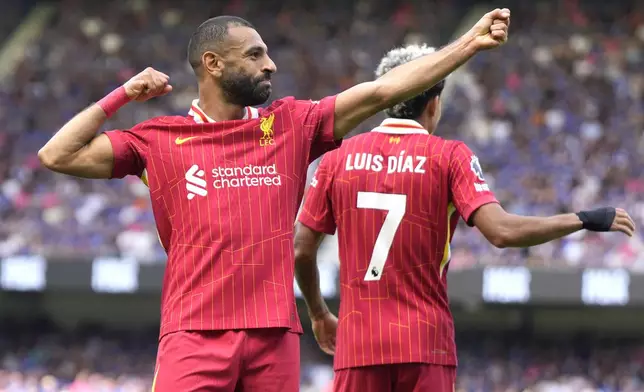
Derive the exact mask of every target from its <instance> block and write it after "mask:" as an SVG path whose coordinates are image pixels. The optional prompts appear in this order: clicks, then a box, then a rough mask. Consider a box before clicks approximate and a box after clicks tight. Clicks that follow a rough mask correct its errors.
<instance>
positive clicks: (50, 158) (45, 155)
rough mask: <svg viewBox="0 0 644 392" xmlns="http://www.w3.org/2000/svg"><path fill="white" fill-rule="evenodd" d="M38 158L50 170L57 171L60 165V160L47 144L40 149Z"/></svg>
mask: <svg viewBox="0 0 644 392" xmlns="http://www.w3.org/2000/svg"><path fill="white" fill-rule="evenodd" d="M38 159H39V160H40V163H41V164H42V165H43V166H44V167H46V168H47V169H49V170H54V171H55V170H56V168H57V167H58V166H59V160H58V159H57V157H56V156H55V154H53V153H52V152H51V151H50V150H49V149H48V148H47V146H45V147H43V148H41V149H40V150H39V151H38Z"/></svg>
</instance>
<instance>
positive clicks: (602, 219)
mask: <svg viewBox="0 0 644 392" xmlns="http://www.w3.org/2000/svg"><path fill="white" fill-rule="evenodd" d="M615 213H616V211H615V209H614V208H613V207H604V208H597V209H594V210H590V211H580V212H578V213H577V216H578V217H579V220H580V221H581V223H582V227H583V228H584V229H586V230H590V231H610V227H611V226H612V225H613V221H614V220H615Z"/></svg>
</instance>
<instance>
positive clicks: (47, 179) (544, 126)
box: [0, 0, 644, 392]
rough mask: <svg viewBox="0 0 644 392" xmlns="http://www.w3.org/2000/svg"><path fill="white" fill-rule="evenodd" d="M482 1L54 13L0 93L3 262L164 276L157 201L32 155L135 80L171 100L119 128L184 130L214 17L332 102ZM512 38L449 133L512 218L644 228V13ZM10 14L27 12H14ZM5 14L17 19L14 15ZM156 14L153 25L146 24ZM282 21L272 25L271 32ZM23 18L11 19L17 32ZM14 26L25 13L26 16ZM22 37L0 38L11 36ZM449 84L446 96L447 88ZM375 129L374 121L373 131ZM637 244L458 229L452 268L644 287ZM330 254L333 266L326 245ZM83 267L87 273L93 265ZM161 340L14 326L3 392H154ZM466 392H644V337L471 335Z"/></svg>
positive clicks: (557, 11) (526, 13) (317, 366)
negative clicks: (164, 119) (548, 271)
mask: <svg viewBox="0 0 644 392" xmlns="http://www.w3.org/2000/svg"><path fill="white" fill-rule="evenodd" d="M474 3H475V2H474V1H465V0H462V1H458V2H453V1H447V0H440V1H433V2H430V1H427V2H413V1H396V2H385V1H364V0H363V1H356V2H352V3H350V6H348V5H347V4H348V3H347V2H344V1H339V0H335V1H323V0H317V1H311V2H307V3H304V2H298V1H295V0H290V1H283V2H279V1H275V0H262V1H259V0H232V1H228V2H212V1H205V0H194V1H191V2H185V4H181V6H177V5H176V4H177V3H175V2H171V1H167V0H164V1H161V0H156V1H147V0H136V1H125V0H123V1H120V0H119V1H113V2H111V4H112V5H111V6H110V7H103V6H102V4H100V3H97V2H91V1H83V0H64V1H58V2H55V4H56V13H55V16H54V18H53V19H52V21H51V23H50V24H49V25H48V26H47V28H46V29H45V31H44V33H43V34H42V36H41V37H40V38H39V39H38V40H37V41H36V42H35V43H34V44H33V45H30V46H29V47H27V48H26V49H25V50H26V51H25V58H24V60H23V62H22V63H21V64H20V65H19V67H18V68H17V69H16V70H15V72H14V73H12V74H11V76H10V78H9V79H7V80H5V81H3V83H2V84H0V222H1V224H0V259H2V258H6V257H10V256H18V255H34V254H36V255H42V256H43V257H45V258H47V259H52V260H65V261H70V262H71V261H75V260H92V259H93V258H94V257H96V256H131V257H134V258H136V259H137V260H139V261H141V262H144V263H160V262H163V260H164V252H163V250H162V249H161V247H160V246H159V244H158V241H157V235H156V231H155V228H154V220H153V216H152V213H151V211H150V209H149V202H148V192H147V188H146V187H145V186H144V185H143V184H142V183H141V182H140V181H139V180H138V179H136V178H129V179H126V180H123V181H84V180H78V179H74V178H71V177H65V176H60V175H55V174H53V173H51V172H50V171H47V170H45V169H43V168H42V167H40V164H39V162H38V159H37V156H36V152H37V150H38V149H39V148H40V146H42V145H43V144H44V143H45V142H46V141H47V140H48V139H49V137H50V136H51V134H52V132H54V131H55V130H56V129H57V128H58V127H59V126H60V125H62V124H63V123H64V122H65V121H66V120H67V119H69V118H70V116H72V115H73V114H74V113H75V112H77V111H78V110H80V109H82V108H83V107H85V106H86V105H87V104H88V103H89V102H93V101H96V100H98V99H99V98H101V97H102V96H103V95H104V94H105V93H107V92H109V91H110V90H112V89H113V88H115V87H116V86H117V85H119V84H121V83H123V82H124V81H126V80H127V79H128V78H129V77H131V76H132V75H134V73H135V72H137V71H138V70H140V69H143V68H145V67H146V66H154V67H156V68H158V69H160V70H162V71H164V72H166V73H168V74H169V75H170V76H171V79H172V81H173V85H174V87H175V91H174V92H173V93H172V95H171V96H169V97H167V98H164V99H158V100H154V101H152V102H150V103H147V104H145V105H137V106H130V107H126V108H125V109H123V110H122V111H121V112H119V113H118V115H117V116H115V117H114V118H113V119H112V120H111V121H110V122H109V124H108V127H109V128H127V127H129V126H131V125H132V124H134V123H135V122H138V121H141V120H143V119H146V118H149V117H152V116H156V115H159V114H162V113H163V114H182V113H185V112H186V111H187V108H188V106H189V104H190V102H191V100H192V99H193V98H194V96H195V94H196V87H195V86H194V83H193V75H192V74H191V72H192V71H191V70H190V68H189V67H188V65H187V64H186V62H185V50H186V43H187V41H188V38H189V34H190V33H191V32H192V30H193V29H194V27H195V26H196V25H198V24H199V23H200V22H201V21H202V20H203V19H204V18H205V17H207V16H209V15H217V14H224V13H226V14H239V15H243V16H245V17H247V18H248V19H249V20H251V21H252V22H253V23H255V24H256V26H257V27H258V29H259V31H260V32H261V33H262V35H263V37H264V39H265V40H266V42H267V44H268V46H269V48H270V53H271V56H272V57H273V59H274V60H275V62H276V63H277V65H278V74H277V75H276V77H275V82H274V91H275V93H276V97H281V96H286V95H295V96H297V97H311V98H319V97H322V96H324V95H327V94H333V93H335V92H338V91H339V90H341V89H342V88H345V87H347V86H350V85H353V84H355V83H357V82H360V81H363V80H368V79H370V78H372V75H373V69H374V67H375V63H376V61H377V60H378V59H379V57H380V56H381V54H382V53H384V52H385V51H386V50H387V49H389V48H391V47H392V46H395V45H400V44H402V43H405V42H414V41H425V42H428V43H430V44H433V45H437V46H439V45H441V44H442V43H445V42H447V40H448V39H449V37H450V36H451V34H452V33H453V29H454V27H455V26H456V25H457V24H458V22H459V20H460V19H461V18H462V17H463V16H464V15H462V13H463V12H465V11H464V10H466V9H468V7H469V6H472V4H474ZM508 3H509V6H510V7H511V8H512V12H513V16H512V18H513V24H512V36H511V39H510V41H509V42H508V44H507V45H506V46H505V47H504V48H502V49H501V50H499V51H497V52H494V53H488V54H484V55H481V56H479V57H477V58H475V59H474V60H473V61H472V62H471V63H469V64H468V66H467V67H466V68H465V70H464V72H463V73H461V74H460V75H459V80H458V83H456V81H454V82H455V84H456V85H457V86H456V87H455V88H454V90H453V93H452V95H451V96H450V102H448V103H446V107H445V113H444V115H443V120H442V121H443V122H442V125H441V126H440V129H439V134H440V135H441V136H445V137H447V138H458V139H461V140H464V141H466V142H467V143H468V144H469V145H470V146H472V147H473V149H474V150H475V151H476V152H477V154H478V155H479V156H480V157H481V161H482V164H483V166H484V170H485V175H486V179H487V181H488V182H489V183H490V184H491V186H492V187H493V189H494V190H495V192H496V193H497V196H498V197H499V199H500V200H501V201H502V202H503V203H504V205H505V206H506V208H507V209H508V210H510V211H513V212H518V213H535V214H549V213H554V212H557V211H570V210H577V209H581V208H587V207H592V206H597V205H601V204H617V205H620V206H625V207H628V209H629V211H630V212H631V215H632V216H633V218H634V219H635V220H636V223H637V224H638V225H639V227H642V226H644V173H643V170H644V136H643V132H644V73H643V72H642V70H644V3H643V2H637V1H620V2H600V1H576V0H565V1H558V2H547V1H530V2H528V1H509V2H508ZM12 7H13V6H12ZM12 7H9V9H11V10H12V11H13V10H14V8H12ZM151 10H154V12H151ZM267 10H273V11H272V12H270V16H269V13H268V11H267ZM23 11H25V12H26V7H25V9H24V10H19V9H18V7H16V9H15V13H9V12H7V13H5V11H4V8H3V13H2V14H3V15H2V17H3V18H5V19H7V20H10V21H12V20H13V21H15V20H16V19H19V18H20V17H21V16H22V15H23ZM11 15H13V16H11ZM2 26H11V27H14V26H12V25H11V24H6V25H5V24H2V23H0V34H5V33H6V32H8V31H10V28H6V29H5V28H4V27H2ZM450 83H451V81H450ZM378 121H379V119H374V120H373V121H371V122H369V123H367V124H364V125H363V126H361V127H360V128H359V129H357V130H356V133H359V132H363V131H365V130H367V129H369V127H370V126H372V125H373V124H375V123H377V122H378ZM642 240H643V237H642V236H641V234H637V235H636V236H635V237H634V238H632V239H630V240H629V239H624V238H622V237H617V236H607V235H600V234H593V233H586V232H580V233H579V234H578V235H575V236H572V237H570V238H567V239H565V240H562V241H559V242H555V243H552V244H548V245H543V246H540V247H535V248H532V249H524V250H498V249H494V248H492V247H491V246H490V245H488V244H487V243H486V242H485V241H484V239H483V237H482V236H481V235H480V234H479V233H478V232H477V231H476V230H475V229H468V228H465V227H464V226H460V227H459V228H458V230H457V233H456V235H455V237H454V241H453V248H452V249H453V250H452V261H451V269H452V270H455V269H461V270H466V269H469V268H472V267H476V266H480V265H484V266H487V265H495V266H504V265H510V266H530V267H534V266H538V267H548V268H578V267H622V268H626V269H629V270H631V271H633V272H642V271H644V243H643V241H642ZM331 249H333V248H332V247H331ZM79 263H80V262H79ZM156 335H157V333H156V330H152V331H146V332H136V333H133V332H123V331H121V332H114V331H105V330H103V329H101V328H86V329H83V330H76V331H74V332H73V333H71V332H69V331H67V332H65V331H60V330H58V329H57V328H55V327H52V326H50V325H48V324H47V323H44V324H43V323H39V324H30V325H28V326H25V325H20V324H15V325H11V324H10V323H8V322H6V321H5V320H3V321H1V322H0V391H6V392H27V391H29V392H31V391H38V392H40V391H43V392H44V391H47V392H49V391H51V392H54V391H69V392H84V391H98V392H117V391H118V392H135V391H144V390H149V388H150V384H151V377H152V371H153V367H154V356H155V350H156V340H155V337H156ZM458 343H459V344H460V345H459V353H460V355H459V357H460V361H461V366H460V368H459V382H458V385H457V391H462V392H478V391H482V392H488V391H489V392H496V391H528V390H529V391H535V392H541V391H543V392H550V391H561V392H563V391H566V392H567V391H604V392H609V391H610V392H613V391H615V392H616V391H624V392H636V391H644V369H643V366H644V355H643V354H644V351H643V350H642V348H641V344H642V337H641V336H640V337H639V338H638V340H636V341H635V342H633V341H616V340H608V341H603V340H600V339H595V338H590V337H586V338H584V339H580V340H575V341H567V343H566V344H563V343H562V342H561V341H558V340H556V339H555V340H552V339H550V340H545V341H544V340H540V338H537V337H533V336H532V335H531V334H530V333H525V332H522V333H520V334H518V335H517V336H511V337H508V336H505V335H504V336H498V335H494V334H492V335H485V336H479V335H476V334H464V335H463V334H461V336H459V340H458ZM302 362H303V371H302V391H304V392H315V391H326V390H328V388H329V383H330V380H331V377H332V371H331V369H330V362H329V359H328V358H327V357H324V356H323V355H322V354H321V353H319V351H318V349H317V346H316V345H315V343H314V342H313V341H312V337H311V336H309V335H305V338H304V339H303V344H302Z"/></svg>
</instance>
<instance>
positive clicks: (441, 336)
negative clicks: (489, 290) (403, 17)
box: [295, 45, 634, 392]
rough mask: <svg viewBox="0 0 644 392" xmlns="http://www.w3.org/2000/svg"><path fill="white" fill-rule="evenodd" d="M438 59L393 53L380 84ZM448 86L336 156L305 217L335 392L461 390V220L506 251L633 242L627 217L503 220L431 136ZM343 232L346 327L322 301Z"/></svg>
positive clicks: (483, 190)
mask: <svg viewBox="0 0 644 392" xmlns="http://www.w3.org/2000/svg"><path fill="white" fill-rule="evenodd" d="M431 52H433V49H432V48H428V47H426V46H415V45H414V46H408V47H405V48H401V49H395V50H392V51H391V52H389V53H388V54H387V55H386V56H385V57H384V58H383V59H382V61H381V63H380V65H379V67H378V69H377V71H376V74H377V76H378V77H382V75H385V74H386V73H387V72H389V71H390V70H392V69H394V68H395V67H397V66H400V65H401V64H404V63H407V62H410V61H413V60H414V59H416V58H419V57H421V56H424V55H426V54H428V53H431ZM444 84H445V82H444V81H442V82H440V83H438V84H437V85H436V86H434V87H432V88H430V89H429V90H426V91H425V92H423V93H422V94H420V95H418V96H416V97H414V98H412V99H410V100H408V101H405V102H403V103H400V104H398V105H395V106H394V107H392V108H390V109H387V111H386V113H387V115H388V116H389V117H391V118H389V119H387V120H385V121H384V122H383V123H382V124H381V125H380V126H379V127H377V128H375V129H374V130H373V131H372V132H370V133H367V134H362V135H359V136H356V137H353V138H351V139H349V140H347V141H346V142H345V144H344V145H343V146H342V147H341V148H340V149H338V150H335V151H332V152H330V153H328V154H326V155H325V156H324V157H323V158H322V162H321V163H320V165H319V166H318V168H317V170H316V173H315V175H314V177H313V180H312V181H311V186H310V188H309V192H308V195H307V197H306V200H305V204H304V207H303V208H302V211H301V213H300V215H299V221H300V223H299V224H298V227H297V234H296V238H295V254H296V276H297V280H298V284H299V285H300V288H301V290H302V293H303V295H304V297H305V299H306V302H307V305H308V307H309V314H310V315H311V317H312V320H313V329H314V333H315V335H316V338H317V339H318V342H319V343H320V346H321V347H322V349H323V350H324V351H326V352H328V353H333V352H334V351H336V343H337V351H336V352H335V358H334V368H335V370H336V376H335V377H336V378H335V382H334V388H335V390H336V391H347V392H349V391H360V390H364V391H370V392H388V391H401V392H411V391H432V392H443V391H445V392H447V391H450V392H451V391H453V388H454V385H455V379H456V364H457V360H456V349H455V343H454V325H453V320H452V316H451V313H450V309H449V302H448V298H447V279H446V275H447V270H448V263H449V260H450V241H451V238H452V234H453V233H454V229H455V226H456V224H457V222H458V220H459V218H460V217H462V218H463V220H464V221H465V222H467V224H468V225H470V226H471V225H474V226H476V227H477V228H478V229H479V230H480V231H481V233H483V235H484V236H485V237H486V238H487V239H488V240H489V241H490V242H491V243H492V244H494V245H495V246H497V247H501V248H502V247H528V246H533V245H538V244H542V243H545V242H548V241H552V240H554V239H557V238H560V237H563V236H565V235H567V234H570V233H573V232H576V231H578V230H581V229H588V230H593V231H620V232H623V233H625V234H627V235H629V236H631V235H632V234H633V230H634V223H633V221H632V220H631V218H630V217H629V216H628V214H626V212H624V211H623V210H621V209H617V210H616V209H614V208H600V209H597V210H592V211H583V212H580V213H577V214H563V215H556V216H550V217H529V216H519V215H514V214H509V213H507V212H506V211H504V210H503V208H502V207H501V206H500V205H499V203H498V201H497V199H496V198H495V196H494V194H493V193H492V191H491V190H490V189H489V186H488V184H487V183H486V182H485V179H484V177H483V172H482V170H481V166H480V164H479V160H478V158H477V157H476V156H475V155H474V154H473V153H472V151H470V149H469V148H468V147H467V146H466V145H465V144H463V143H462V142H458V141H447V140H444V139H442V138H440V137H437V136H433V135H432V133H433V132H434V131H435V129H436V126H437V124H438V122H439V120H440V116H441V101H440V95H441V92H442V90H443V87H444ZM336 228H337V235H338V243H339V252H340V286H341V289H340V298H341V301H340V315H339V317H340V323H339V325H337V319H336V318H335V317H334V316H333V315H331V314H330V313H329V311H328V309H327V307H326V305H325V303H324V300H323V299H322V296H321V294H320V291H319V282H318V273H317V264H316V254H317V249H318V245H319V243H320V241H321V239H322V238H323V236H324V234H325V233H326V234H334V233H335V231H336ZM336 327H337V328H338V329H339V331H338V333H337V342H336V335H335V332H336Z"/></svg>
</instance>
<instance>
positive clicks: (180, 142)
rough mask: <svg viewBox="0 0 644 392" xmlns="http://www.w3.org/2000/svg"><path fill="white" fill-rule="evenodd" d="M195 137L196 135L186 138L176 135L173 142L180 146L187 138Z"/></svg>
mask: <svg viewBox="0 0 644 392" xmlns="http://www.w3.org/2000/svg"><path fill="white" fill-rule="evenodd" d="M196 138H197V137H196V136H192V137H186V138H180V137H178V138H176V139H174V143H175V144H176V145H177V146H180V145H182V144H183V143H185V142H187V141H189V140H192V139H196Z"/></svg>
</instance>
